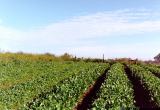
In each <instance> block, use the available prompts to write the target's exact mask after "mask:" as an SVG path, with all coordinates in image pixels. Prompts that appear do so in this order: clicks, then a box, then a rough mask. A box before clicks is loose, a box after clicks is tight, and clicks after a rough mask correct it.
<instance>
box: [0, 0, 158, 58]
mask: <svg viewBox="0 0 160 110" xmlns="http://www.w3.org/2000/svg"><path fill="white" fill-rule="evenodd" d="M159 5H160V1H159V0H152V1H151V0H141V1H138V0H134V1H128V0H119V1H116V0H101V1H94V0H86V1H82V0H81V1H80V0H78V1H74V0H68V1H65V0H57V1H56V0H54V1H52V0H45V1H44V0H41V1H39V0H23V1H22V0H14V1H12V0H1V1H0V49H1V50H4V51H10V52H18V51H23V52H27V53H46V52H50V53H53V54H56V55H60V54H63V53H65V52H67V53H70V54H72V55H76V56H78V57H93V58H102V55H103V54H104V55H105V58H123V57H127V58H133V59H135V58H138V59H141V60H150V59H153V57H154V56H156V55H157V54H158V53H160V48H159V47H160V43H159V42H160V37H159V36H160V7H159Z"/></svg>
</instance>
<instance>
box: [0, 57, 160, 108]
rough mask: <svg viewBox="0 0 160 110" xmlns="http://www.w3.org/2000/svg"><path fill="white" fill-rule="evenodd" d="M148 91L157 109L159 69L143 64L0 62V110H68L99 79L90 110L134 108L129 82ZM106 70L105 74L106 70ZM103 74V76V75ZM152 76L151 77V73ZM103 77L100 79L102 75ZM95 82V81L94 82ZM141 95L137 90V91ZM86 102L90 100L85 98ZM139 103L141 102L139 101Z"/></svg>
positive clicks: (132, 92) (158, 105)
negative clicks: (101, 80)
mask: <svg viewBox="0 0 160 110" xmlns="http://www.w3.org/2000/svg"><path fill="white" fill-rule="evenodd" d="M126 67H127V68H128V69H130V70H131V71H130V73H129V74H131V76H133V77H135V78H137V80H140V82H141V83H140V84H139V86H142V88H144V90H148V91H149V95H148V96H150V100H151V101H152V102H154V105H152V106H149V107H160V86H159V85H160V79H159V77H157V76H156V75H155V74H160V68H158V67H156V66H148V65H146V64H132V65H131V64H126V65H123V64H121V63H114V64H112V65H111V64H109V63H92V62H90V63H86V62H72V61H64V62H62V61H61V62H59V61H57V62H55V61H40V60H39V61H26V60H12V61H3V60H2V61H0V109H3V110H5V109H6V110H7V109H11V110H12V109H14V110H16V109H25V110H26V109H33V110H71V109H77V108H76V106H77V105H78V104H79V103H80V102H81V101H82V100H83V99H84V98H86V96H85V95H84V94H86V92H88V93H87V94H91V93H90V91H88V90H89V89H90V87H92V86H94V84H95V82H96V81H97V79H98V78H99V77H101V76H102V75H104V74H105V79H104V82H103V83H102V84H100V85H99V86H100V87H99V90H97V92H96V93H95V94H92V95H95V96H96V98H95V97H94V98H95V99H93V100H92V101H93V102H92V103H91V106H86V107H89V108H86V109H93V110H103V109H104V110H105V109H120V108H122V109H123V108H137V107H141V106H136V104H135V103H136V101H137V99H136V98H135V95H136V94H135V91H136V90H135V88H134V87H133V86H135V85H134V83H133V80H132V79H129V78H128V76H127V74H128V73H126V71H125V68H126ZM106 70H108V71H106ZM104 72H105V73H104ZM153 73H154V74H153ZM103 77H104V76H103ZM97 83H98V82H97ZM139 92H141V91H139ZM88 100H90V99H88ZM142 103H143V102H142ZM143 107H144V106H143Z"/></svg>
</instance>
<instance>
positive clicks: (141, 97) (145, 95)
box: [125, 66, 158, 109]
mask: <svg viewBox="0 0 160 110" xmlns="http://www.w3.org/2000/svg"><path fill="white" fill-rule="evenodd" d="M125 72H126V75H127V76H128V79H129V80H130V81H131V83H132V85H133V89H134V100H135V101H136V103H135V106H136V107H138V108H140V109H154V108H158V106H157V105H156V104H155V102H154V101H152V100H151V95H150V91H149V90H148V89H147V88H146V86H145V84H142V83H141V79H140V78H138V77H136V76H134V75H132V72H131V70H130V69H129V68H128V67H127V66H125Z"/></svg>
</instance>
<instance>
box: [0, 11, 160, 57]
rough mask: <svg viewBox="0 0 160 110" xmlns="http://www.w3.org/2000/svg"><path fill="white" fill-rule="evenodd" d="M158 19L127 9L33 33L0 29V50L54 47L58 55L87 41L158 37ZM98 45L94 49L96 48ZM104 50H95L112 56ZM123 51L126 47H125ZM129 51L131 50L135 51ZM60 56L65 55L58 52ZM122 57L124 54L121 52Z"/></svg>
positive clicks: (76, 19)
mask: <svg viewBox="0 0 160 110" xmlns="http://www.w3.org/2000/svg"><path fill="white" fill-rule="evenodd" d="M159 17H160V14H159V13H158V12H155V11H152V10H146V9H139V10H133V9H126V10H116V11H106V12H99V13H94V14H89V15H84V16H75V17H73V18H70V19H67V20H64V21H60V22H57V23H52V24H49V25H47V26H44V27H41V28H37V29H33V30H25V31H20V30H16V29H13V28H9V27H5V26H2V25H0V46H1V48H3V49H8V50H22V51H26V50H30V52H33V50H37V51H38V52H39V51H41V50H42V49H43V50H45V49H46V51H47V50H51V49H47V48H50V47H55V48H54V51H57V52H58V49H59V48H57V47H61V48H62V49H64V50H65V49H66V50H67V48H65V47H66V46H67V44H68V45H70V46H71V47H79V48H81V45H83V44H86V42H88V41H87V40H91V39H95V38H96V39H105V38H112V36H118V37H117V38H119V37H123V36H126V35H127V36H128V35H133V34H142V33H146V34H147V33H158V32H159V31H160V19H159ZM86 39H87V40H86ZM98 44H99V43H97V45H95V46H98ZM106 45H107V44H106ZM106 47H107V46H104V47H103V48H97V49H96V50H108V51H107V52H110V53H114V52H113V51H112V50H111V49H109V48H106ZM113 47H114V46H113ZM118 47H119V46H118ZM125 47H129V46H127V45H126V46H125ZM94 48H95V47H94ZM110 48H112V47H110ZM121 48H122V49H123V48H124V47H121ZM82 49H83V50H86V54H90V53H91V50H92V49H90V48H86V47H85V48H83V47H82V48H81V50H82ZM115 49H116V48H115ZM131 49H132V50H134V48H131ZM152 49H153V48H152ZM70 50H72V49H70ZM73 50H74V48H73ZM118 50H120V49H118ZM61 52H64V51H63V50H61ZM72 52H73V51H72ZM95 52H98V51H95ZM129 52H130V51H129V50H127V49H126V52H125V54H127V53H128V55H129ZM150 52H151V51H150ZM73 53H74V52H73ZM75 53H77V54H80V52H79V51H75ZM117 53H118V51H117ZM119 53H121V52H119ZM121 54H124V52H122V53H121Z"/></svg>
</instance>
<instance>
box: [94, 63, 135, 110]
mask: <svg viewBox="0 0 160 110" xmlns="http://www.w3.org/2000/svg"><path fill="white" fill-rule="evenodd" d="M126 107H132V108H134V107H135V106H134V97H133V89H132V84H131V82H130V81H129V80H128V78H127V75H126V74H125V71H124V66H123V65H122V64H120V63H116V64H113V65H112V66H111V69H110V70H109V71H108V74H107V79H106V80H105V82H104V83H103V85H102V86H101V88H100V92H99V98H98V99H97V100H96V101H95V102H94V103H93V109H95V110H106V109H113V110H115V109H120V108H126Z"/></svg>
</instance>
